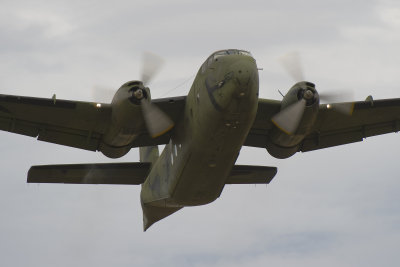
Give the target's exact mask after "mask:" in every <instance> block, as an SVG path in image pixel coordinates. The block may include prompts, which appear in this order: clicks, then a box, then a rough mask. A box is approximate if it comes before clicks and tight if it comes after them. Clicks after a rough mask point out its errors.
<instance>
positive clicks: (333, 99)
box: [272, 51, 354, 134]
mask: <svg viewBox="0 0 400 267" xmlns="http://www.w3.org/2000/svg"><path fill="white" fill-rule="evenodd" d="M279 61H280V63H281V65H282V66H283V68H284V69H285V70H286V72H287V73H288V74H289V75H290V76H291V77H292V78H293V79H294V80H295V82H300V81H304V80H305V79H304V74H303V69H302V64H301V59H300V54H299V53H298V52H297V51H295V52H290V53H288V54H286V55H284V56H282V57H281V58H279ZM310 85H312V87H313V88H314V85H313V84H311V83H310ZM314 97H318V98H319V100H321V102H325V103H333V104H327V105H326V107H327V108H328V109H334V110H336V111H338V112H340V113H343V114H346V115H351V114H352V113H353V109H354V103H353V102H343V103H337V102H341V101H343V100H344V99H349V98H353V94H352V92H349V91H335V92H330V93H317V92H316V91H315V89H313V90H311V89H309V88H308V89H304V92H303V94H302V97H301V98H299V101H297V102H295V103H294V104H292V105H290V106H288V107H286V108H284V109H282V110H281V111H280V112H279V113H277V114H276V115H275V116H273V117H272V122H273V123H274V124H275V125H276V126H277V127H278V128H279V129H281V130H282V131H283V132H285V133H287V134H293V133H295V132H296V130H297V128H298V126H299V124H300V121H301V119H302V116H303V114H304V111H305V109H306V106H307V102H311V101H312V99H313V98H314Z"/></svg>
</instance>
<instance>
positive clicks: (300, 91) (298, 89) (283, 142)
mask: <svg viewBox="0 0 400 267" xmlns="http://www.w3.org/2000/svg"><path fill="white" fill-rule="evenodd" d="M302 99H304V100H306V107H305V109H304V113H303V116H302V118H301V120H300V123H299V126H298V128H297V130H296V132H295V133H293V134H287V133H285V132H283V131H282V130H280V129H279V128H278V127H276V126H274V128H273V129H272V130H271V131H270V133H269V140H268V144H267V147H266V148H267V150H268V153H269V154H271V155H272V156H273V157H276V158H288V157H290V156H292V155H293V154H295V153H296V152H297V151H298V149H299V145H300V144H301V142H302V141H303V139H304V138H305V136H307V135H308V134H309V133H310V131H311V130H312V127H313V126H314V123H315V120H316V118H317V115H318V108H319V95H318V92H317V91H316V90H315V85H314V84H313V83H310V82H299V83H296V84H295V85H294V86H293V87H292V88H291V89H290V90H289V92H288V93H287V94H286V95H285V97H284V98H283V100H282V104H281V110H283V109H285V108H287V107H288V106H290V105H293V104H295V103H296V102H298V101H300V100H302Z"/></svg>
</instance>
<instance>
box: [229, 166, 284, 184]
mask: <svg viewBox="0 0 400 267" xmlns="http://www.w3.org/2000/svg"><path fill="white" fill-rule="evenodd" d="M276 172H277V168H276V167H264V166H248V165H235V166H233V169H232V171H231V174H230V176H229V177H228V179H227V181H226V184H269V182H271V180H272V178H274V176H275V175H276Z"/></svg>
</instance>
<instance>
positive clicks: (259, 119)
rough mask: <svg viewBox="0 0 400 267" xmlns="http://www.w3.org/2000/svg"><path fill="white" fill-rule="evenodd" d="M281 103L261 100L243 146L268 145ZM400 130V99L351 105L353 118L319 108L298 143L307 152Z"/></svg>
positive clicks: (324, 106) (332, 110) (333, 110)
mask: <svg viewBox="0 0 400 267" xmlns="http://www.w3.org/2000/svg"><path fill="white" fill-rule="evenodd" d="M280 104H281V102H280V101H276V100H265V99H260V100H259V103H258V111H257V116H256V119H255V121H254V124H253V126H252V128H251V130H250V132H249V134H248V136H247V139H246V141H245V144H244V145H246V146H254V147H262V148H265V147H266V146H267V138H268V133H269V131H270V130H271V129H272V127H273V124H272V122H271V117H272V116H273V115H275V114H276V113H278V112H279V110H280ZM399 130H400V98H396V99H383V100H372V99H368V100H366V101H358V102H354V110H353V114H352V115H345V114H343V113H341V112H338V111H336V110H335V109H329V108H327V105H320V106H319V111H318V116H317V120H316V122H315V124H314V127H313V129H312V130H311V132H310V133H309V134H308V135H307V136H306V137H305V138H304V140H303V141H302V143H301V144H300V147H299V151H302V152H306V151H312V150H317V149H322V148H327V147H332V146H338V145H344V144H349V143H353V142H360V141H362V140H363V139H364V138H366V137H370V136H375V135H381V134H386V133H392V132H397V131H399Z"/></svg>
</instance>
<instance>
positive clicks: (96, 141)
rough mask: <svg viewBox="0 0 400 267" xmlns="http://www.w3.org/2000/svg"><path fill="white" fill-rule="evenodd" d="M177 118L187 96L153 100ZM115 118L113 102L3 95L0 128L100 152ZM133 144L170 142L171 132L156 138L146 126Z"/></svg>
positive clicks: (0, 109)
mask: <svg viewBox="0 0 400 267" xmlns="http://www.w3.org/2000/svg"><path fill="white" fill-rule="evenodd" d="M153 103H154V104H156V105H157V106H159V108H160V109H161V110H163V111H164V112H166V114H168V115H169V116H170V117H171V119H172V120H174V121H176V120H177V118H178V117H179V114H182V110H183V107H184V103H185V97H175V98H164V99H157V100H154V101H153ZM110 121H111V105H109V104H99V103H94V102H82V101H70V100H58V99H47V98H35V97H25V96H13V95H0V130H3V131H8V132H12V133H17V134H22V135H27V136H31V137H35V138H37V139H38V140H40V141H45V142H50V143H55V144H60V145H65V146H70V147H76V148H81V149H85V150H91V151H96V150H98V148H99V145H100V143H101V140H102V136H103V135H104V134H105V133H106V131H107V130H108V128H109V126H110ZM140 132H141V134H140V135H139V136H138V138H137V139H136V140H135V141H134V142H133V143H132V146H133V147H137V146H146V145H157V144H166V143H168V141H169V133H167V134H165V135H163V136H160V137H159V138H156V139H152V138H151V137H150V136H149V134H148V133H147V130H146V129H142V130H141V131H140Z"/></svg>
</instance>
